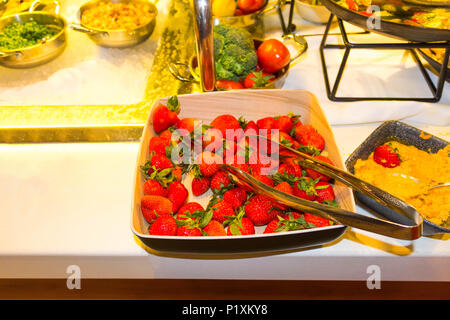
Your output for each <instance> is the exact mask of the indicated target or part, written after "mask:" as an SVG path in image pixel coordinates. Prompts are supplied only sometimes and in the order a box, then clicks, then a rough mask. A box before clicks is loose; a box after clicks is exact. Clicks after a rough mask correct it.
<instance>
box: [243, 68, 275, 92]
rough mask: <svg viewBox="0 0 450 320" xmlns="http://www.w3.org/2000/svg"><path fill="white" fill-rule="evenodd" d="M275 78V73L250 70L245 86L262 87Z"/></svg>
mask: <svg viewBox="0 0 450 320" xmlns="http://www.w3.org/2000/svg"><path fill="white" fill-rule="evenodd" d="M274 80H275V76H274V75H273V74H270V73H267V72H262V71H253V72H250V73H249V74H248V75H247V77H246V78H245V80H244V87H245V88H247V89H249V88H262V87H264V86H266V85H267V84H268V83H269V82H272V81H274Z"/></svg>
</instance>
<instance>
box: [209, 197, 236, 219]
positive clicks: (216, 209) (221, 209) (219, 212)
mask: <svg viewBox="0 0 450 320" xmlns="http://www.w3.org/2000/svg"><path fill="white" fill-rule="evenodd" d="M211 210H212V212H213V216H212V219H213V220H216V221H219V222H220V223H224V222H225V221H226V220H228V219H230V218H231V217H234V216H236V213H235V212H234V210H233V207H232V206H231V205H230V204H228V203H227V202H226V201H225V200H220V201H219V202H217V203H216V204H214V205H213V206H212V207H211Z"/></svg>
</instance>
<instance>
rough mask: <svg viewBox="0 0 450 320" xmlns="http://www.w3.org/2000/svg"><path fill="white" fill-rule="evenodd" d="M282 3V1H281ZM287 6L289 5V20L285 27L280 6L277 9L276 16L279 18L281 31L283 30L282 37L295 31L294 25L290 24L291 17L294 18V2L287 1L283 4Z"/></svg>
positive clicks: (292, 0) (293, 0) (291, 0)
mask: <svg viewBox="0 0 450 320" xmlns="http://www.w3.org/2000/svg"><path fill="white" fill-rule="evenodd" d="M282 1H283V0H282ZM284 3H285V4H287V5H290V8H289V20H288V23H287V25H286V22H285V20H284V17H283V11H282V6H280V7H279V8H278V15H279V16H280V22H281V29H282V30H283V35H287V34H289V33H293V32H294V31H295V28H296V26H295V24H293V23H292V20H293V17H294V6H295V0H289V1H285V2H284Z"/></svg>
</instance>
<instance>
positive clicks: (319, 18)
mask: <svg viewBox="0 0 450 320" xmlns="http://www.w3.org/2000/svg"><path fill="white" fill-rule="evenodd" d="M295 9H296V11H297V13H298V14H299V15H300V16H301V17H302V18H303V19H305V20H307V21H310V22H314V23H321V24H325V23H327V22H328V19H329V18H330V11H329V10H328V9H327V7H325V6H324V5H323V4H322V2H321V1H320V0H296V1H295Z"/></svg>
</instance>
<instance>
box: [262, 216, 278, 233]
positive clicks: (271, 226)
mask: <svg viewBox="0 0 450 320" xmlns="http://www.w3.org/2000/svg"><path fill="white" fill-rule="evenodd" d="M279 222H280V220H278V219H273V220H272V221H270V222H269V223H268V224H267V226H266V228H265V229H264V233H276V232H277V231H276V230H277V229H278V227H279V225H278V223H279Z"/></svg>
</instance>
